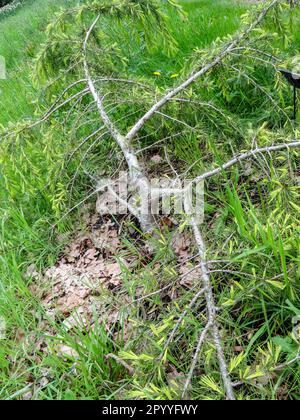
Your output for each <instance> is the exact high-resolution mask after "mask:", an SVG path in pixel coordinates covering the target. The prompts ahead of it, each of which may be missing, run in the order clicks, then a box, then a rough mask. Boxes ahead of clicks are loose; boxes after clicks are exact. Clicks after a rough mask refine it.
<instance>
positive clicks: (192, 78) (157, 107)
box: [126, 0, 280, 142]
mask: <svg viewBox="0 0 300 420" xmlns="http://www.w3.org/2000/svg"><path fill="white" fill-rule="evenodd" d="M279 2H280V0H273V1H272V2H271V3H269V4H268V6H266V7H265V8H264V9H263V10H262V11H261V12H260V13H259V15H258V16H257V18H256V19H255V20H254V21H253V22H252V24H251V25H250V26H249V27H248V28H247V29H246V30H245V31H243V32H242V33H241V34H240V35H238V36H237V37H236V38H234V39H233V40H232V42H231V43H230V44H229V45H227V46H226V47H225V48H224V49H223V51H222V52H221V53H219V54H218V55H217V56H216V57H214V58H213V59H212V61H210V63H208V64H206V65H205V66H204V67H202V68H201V70H199V71H197V72H196V73H194V74H192V75H191V76H190V77H189V78H188V79H187V80H185V81H184V82H183V83H182V84H181V85H179V86H177V87H176V88H175V89H172V90H170V91H169V92H168V93H167V94H166V95H165V96H164V97H163V98H161V99H160V100H159V101H158V102H157V103H156V104H154V105H153V106H152V108H151V109H150V110H149V111H148V112H147V113H146V114H145V115H144V116H143V117H142V118H141V119H140V120H139V121H138V122H137V123H136V124H135V125H134V126H133V127H132V129H131V130H130V131H129V132H128V134H127V136H126V140H127V141H128V142H131V141H132V139H133V138H134V137H135V136H136V135H137V133H138V132H139V131H140V129H141V128H142V127H143V126H144V125H145V124H146V122H147V121H148V120H150V118H152V116H153V115H154V114H155V113H156V112H157V111H159V110H160V109H161V108H162V107H163V106H164V105H166V103H168V102H169V101H170V100H171V99H172V98H174V97H175V96H177V95H178V94H179V93H180V92H182V91H183V90H185V89H186V88H188V87H189V86H190V85H191V84H192V83H194V82H195V81H196V80H197V79H199V78H200V77H202V76H204V75H205V74H206V73H208V72H209V71H210V70H211V69H213V68H214V67H216V66H217V65H218V64H220V63H221V62H222V61H223V60H224V59H225V58H226V57H227V56H228V55H229V54H231V52H232V51H233V50H234V49H235V48H236V47H237V46H239V44H240V43H241V41H243V40H244V39H245V38H247V37H248V35H249V34H250V33H251V32H252V31H253V29H255V28H256V26H258V25H259V24H260V23H261V22H262V20H263V19H264V17H265V16H266V14H267V13H268V12H269V10H271V9H272V8H273V7H275V6H276V5H277V4H278V3H279Z"/></svg>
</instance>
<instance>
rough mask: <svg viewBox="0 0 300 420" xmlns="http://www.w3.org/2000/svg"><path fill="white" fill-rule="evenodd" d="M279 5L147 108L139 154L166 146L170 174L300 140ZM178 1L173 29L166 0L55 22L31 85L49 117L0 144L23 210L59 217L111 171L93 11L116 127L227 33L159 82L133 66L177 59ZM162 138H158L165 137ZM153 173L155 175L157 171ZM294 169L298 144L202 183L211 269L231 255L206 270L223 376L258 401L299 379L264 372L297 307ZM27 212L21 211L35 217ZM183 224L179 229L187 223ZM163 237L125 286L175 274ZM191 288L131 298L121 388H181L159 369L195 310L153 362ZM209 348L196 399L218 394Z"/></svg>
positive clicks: (177, 362) (180, 345)
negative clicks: (92, 88) (95, 98)
mask: <svg viewBox="0 0 300 420" xmlns="http://www.w3.org/2000/svg"><path fill="white" fill-rule="evenodd" d="M286 3H288V2H282V4H281V5H279V6H278V7H276V8H275V9H274V11H273V12H271V13H270V15H269V16H268V17H267V19H266V20H265V21H264V23H263V24H262V25H260V26H259V27H258V28H257V29H255V30H254V32H253V33H252V34H251V35H250V36H249V37H248V38H247V39H246V41H245V42H243V43H242V44H241V45H240V46H239V47H238V48H236V50H235V51H234V52H233V53H232V54H231V55H230V56H229V57H228V58H227V59H226V60H224V61H223V62H222V63H221V64H220V65H219V66H217V67H215V68H214V69H213V70H212V71H211V72H209V73H208V74H207V75H206V76H205V77H204V78H203V79H201V80H200V81H199V83H197V84H194V85H192V86H191V87H190V88H189V89H188V90H187V91H185V92H184V93H183V94H182V95H181V97H180V98H176V100H174V101H172V102H170V103H169V104H168V105H167V106H166V107H165V108H164V110H163V112H164V113H165V114H166V115H167V116H169V118H168V117H167V118H166V116H165V115H164V116H163V115H156V116H155V117H154V118H153V120H151V121H150V122H149V123H148V124H147V125H146V126H145V127H144V128H143V131H142V132H141V133H140V138H139V139H136V140H135V144H134V145H135V146H136V147H137V148H138V149H140V150H141V156H143V158H144V161H145V162H149V161H150V158H151V155H152V154H154V153H157V154H163V153H166V154H167V156H170V159H171V160H172V165H173V170H174V169H175V170H177V171H178V172H182V173H185V174H186V176H191V177H192V176H196V175H197V174H198V173H199V172H201V171H203V170H205V169H206V168H208V167H210V166H213V165H215V164H216V163H218V164H221V163H223V162H225V161H226V160H227V159H229V158H230V157H231V156H232V155H233V154H235V153H237V152H238V151H241V150H246V149H247V150H248V149H251V147H253V145H256V144H258V145H259V146H265V145H270V144H272V143H276V142H285V141H287V140H289V139H293V138H298V137H299V132H298V130H297V129H295V128H294V125H293V122H292V121H291V118H290V115H291V107H290V105H291V103H292V102H291V99H292V98H291V92H290V89H289V87H288V86H287V85H286V83H285V81H284V80H283V79H281V78H280V75H279V74H278V72H277V68H278V67H279V66H283V65H284V66H287V67H290V68H291V69H292V68H295V62H294V58H293V57H294V56H295V55H296V54H297V53H298V49H297V48H298V47H297V44H296V43H295V40H294V32H293V30H292V29H291V28H293V26H291V25H297V22H298V20H297V19H299V17H298V18H297V17H295V16H293V13H294V11H293V13H292V14H291V13H290V9H288V8H287V4H286ZM258 7H259V6H258ZM261 7H263V6H261ZM174 8H175V9H176V10H177V12H179V15H178V16H176V17H175V18H174V19H177V22H178V24H183V23H184V22H185V19H187V17H186V16H185V14H184V13H183V10H182V9H181V8H179V7H178V6H177V5H176V4H175V3H173V2H171V1H168V2H158V1H153V0H140V1H133V0H128V1H125V0H122V1H119V2H117V1H113V2H112V1H107V2H105V1H100V0H99V1H94V2H87V3H84V4H82V5H80V6H78V7H76V8H72V9H69V10H67V11H64V12H62V13H60V14H59V15H58V16H56V17H55V20H54V21H53V23H51V24H50V25H49V27H48V29H47V41H46V42H45V44H44V45H43V47H42V48H41V51H40V53H39V54H38V56H37V58H36V62H35V68H34V69H33V78H34V81H35V84H36V87H37V89H38V92H39V98H38V100H37V115H36V118H37V119H38V118H40V117H41V115H43V113H46V116H47V118H45V120H44V122H43V124H41V125H39V126H35V127H34V128H33V129H30V128H28V122H26V123H24V122H22V123H20V124H19V125H18V126H17V127H10V131H11V133H10V134H7V136H6V138H5V139H4V142H3V143H2V145H1V153H0V162H1V171H2V173H3V179H2V182H4V183H5V191H6V193H7V195H8V196H9V198H10V200H11V201H12V202H15V203H17V205H18V206H22V207H24V208H25V209H26V205H27V203H29V202H30V203H31V204H32V203H34V206H37V207H43V209H44V211H45V212H50V214H51V221H52V222H53V223H57V221H60V220H61V216H62V215H64V214H65V212H66V211H67V210H68V209H69V208H70V207H72V205H76V204H77V203H78V202H80V200H81V199H83V198H84V197H85V196H86V195H87V194H88V192H92V191H93V190H94V188H95V185H94V178H96V179H97V177H98V176H99V168H100V172H101V173H105V175H106V176H107V175H108V174H111V173H113V172H114V171H115V170H117V169H118V168H119V163H120V160H121V155H120V151H119V150H118V148H117V147H116V145H115V144H114V142H113V141H112V140H111V138H110V136H109V135H108V133H107V132H106V130H105V128H104V127H103V126H102V122H101V121H100V119H99V115H98V112H97V109H96V107H95V105H94V103H93V102H92V100H91V98H90V96H89V95H88V92H87V91H86V90H85V87H86V85H85V81H84V80H83V78H84V76H83V62H82V59H83V39H84V37H85V34H86V31H87V29H88V28H89V27H90V25H91V23H92V22H93V20H94V19H95V17H96V16H97V15H98V14H100V15H101V19H100V20H99V23H98V25H97V27H96V28H95V31H93V35H92V38H91V43H90V44H89V47H88V61H89V65H90V67H91V69H92V74H93V77H94V79H95V80H96V81H97V86H98V87H99V90H101V92H102V93H103V95H104V96H105V101H104V102H105V106H106V108H107V112H108V113H109V115H110V117H111V118H112V120H113V121H115V122H116V124H117V126H118V127H119V128H120V130H121V131H124V132H125V131H126V129H128V128H129V127H130V126H131V125H133V124H134V122H135V121H136V120H137V118H138V117H139V116H140V115H142V114H143V113H144V112H145V111H147V109H148V108H149V106H150V105H151V104H152V102H153V99H154V97H158V96H160V95H161V94H162V93H163V92H164V90H165V89H166V88H171V87H172V86H173V85H175V84H177V83H178V82H179V80H180V79H181V78H182V79H184V78H185V77H186V75H187V74H189V73H190V72H192V71H195V70H197V69H198V68H201V67H202V66H203V64H205V63H206V62H209V61H210V60H211V58H212V57H213V56H215V55H216V54H218V53H219V52H220V51H222V49H223V48H224V46H225V45H227V44H228V43H229V42H230V41H231V40H232V38H233V37H235V36H237V34H233V35H229V36H227V37H226V38H225V39H217V40H215V42H214V43H213V44H212V45H210V46H209V47H208V48H205V49H197V50H195V51H191V54H190V56H189V57H187V58H186V62H185V66H184V67H183V68H182V69H181V72H180V73H178V74H177V73H176V74H174V75H172V76H174V77H170V78H168V80H166V81H164V80H162V77H161V74H162V73H163V71H162V70H161V69H153V70H157V71H155V73H156V74H155V76H156V77H157V79H156V80H155V79H154V78H153V77H152V78H151V80H149V77H147V75H144V76H141V75H140V74H136V73H134V72H133V71H132V69H133V67H134V66H133V65H132V63H134V62H135V61H137V56H142V57H145V56H147V55H148V56H149V57H150V58H149V61H148V62H150V61H151V59H152V57H153V56H154V55H155V53H156V51H157V50H158V49H161V48H163V49H164V51H165V59H167V57H168V56H169V57H170V60H173V59H174V60H175V58H176V51H177V49H178V45H177V42H176V40H175V39H174V37H173V36H172V33H171V31H170V21H169V18H168V16H170V15H171V14H172V13H174ZM293 17H294V18H295V22H294V23H293ZM252 19H253V11H251V13H248V14H246V15H245V16H243V18H242V27H241V29H240V30H239V33H240V32H242V31H243V30H244V26H245V27H246V26H247V25H249V23H250V22H251V21H252ZM174 57H175V58H174ZM123 79H127V82H124V80H123ZM128 79H130V83H128ZM122 80H123V81H122ZM55 101H57V102H56V104H55V105H54V106H52V107H51V108H50V112H49V107H50V106H51V104H53V103H55ZM165 138H167V139H168V140H167V141H163V140H164V139H165ZM157 142H160V143H159V144H158V145H157V144H156V143H157ZM161 145H163V146H164V149H162V148H161V147H160V146H161ZM163 169H165V168H163ZM151 170H153V169H151V168H149V171H150V172H151ZM154 170H156V171H157V170H158V172H159V170H160V168H154ZM166 170H167V174H168V176H171V175H172V172H171V171H169V172H168V169H166ZM298 172H299V152H297V151H293V152H289V153H288V152H283V153H279V154H278V155H276V156H274V157H271V156H267V157H260V158H259V159H257V160H253V161H251V162H249V163H248V164H247V165H246V166H245V167H240V168H236V169H233V170H232V171H231V172H230V173H228V174H222V175H220V176H219V177H217V178H215V179H212V180H210V181H209V182H208V185H206V187H207V195H206V218H205V223H206V228H205V229H206V232H207V233H206V239H207V243H208V254H209V255H208V257H209V259H211V260H212V261H217V263H216V264H218V261H222V260H224V259H225V260H226V261H228V262H227V263H226V264H227V265H226V267H225V270H223V271H222V270H219V271H218V266H217V267H216V268H214V266H213V265H212V267H211V271H212V272H213V271H215V273H213V274H212V275H213V279H214V285H215V289H216V292H217V295H218V303H219V306H220V308H221V309H220V311H221V317H222V321H223V325H224V341H225V344H226V348H227V353H228V356H229V359H230V373H231V374H232V376H233V379H235V380H236V381H237V382H243V384H244V385H242V388H241V389H240V388H238V392H239V395H240V397H241V398H242V397H246V398H251V397H254V396H255V395H256V396H257V394H256V392H258V393H259V392H261V395H265V393H268V392H270V390H269V389H268V390H267V389H266V388H267V386H265V385H264V383H265V382H267V383H268V384H269V385H268V386H269V387H270V388H272V385H271V383H272V381H273V380H274V381H275V380H276V381H277V383H276V386H280V384H281V381H282V382H284V381H285V380H287V381H288V379H289V378H290V377H292V378H293V379H292V381H291V382H292V383H293V385H292V391H291V392H292V393H293V392H294V390H295V389H296V388H297V384H299V377H298V376H297V372H296V374H295V373H294V372H293V370H292V369H293V368H291V369H288V370H287V371H285V372H284V373H283V377H281V376H280V377H278V376H276V375H275V374H274V372H273V371H272V369H274V366H276V365H278V364H279V363H280V362H282V361H286V360H292V359H293V358H294V357H295V355H296V353H297V345H298V341H297V340H298V339H297V337H296V336H295V334H294V333H292V327H293V326H292V325H291V317H292V315H294V314H295V313H296V312H297V310H298V309H297V308H299V275H300V273H299V246H300V243H299V185H298V181H297V174H298ZM29 213H30V212H29V211H28V213H27V214H25V215H26V218H28V219H30V218H31V216H32V215H31V214H29ZM8 223H9V220H8ZM179 223H180V228H181V229H184V227H185V223H184V221H183V220H180V221H179ZM161 243H162V246H161V250H160V252H159V255H158V256H157V258H156V259H154V261H153V263H151V264H152V265H151V264H150V265H149V266H148V267H147V268H145V267H144V266H143V267H142V270H140V271H139V270H137V271H136V272H135V273H128V274H127V276H128V284H129V282H130V288H131V289H132V290H136V289H138V288H140V287H142V288H143V292H144V294H145V295H146V294H148V293H149V294H151V293H153V292H155V290H156V289H157V288H159V287H161V286H162V285H164V284H165V283H167V282H169V281H172V280H174V272H175V275H177V274H178V273H177V271H176V269H177V268H176V264H174V255H172V252H170V249H169V248H170V247H169V245H170V238H169V237H168V235H167V234H166V237H163V238H162V240H161ZM158 262H160V263H161V264H162V265H163V266H164V267H165V269H164V270H163V275H162V277H163V282H162V284H161V283H159V282H158V281H157V279H156V274H155V273H156V272H155V270H156V265H155V264H157V263H158ZM212 264H213V263H212ZM142 265H143V264H142V263H141V266H142ZM174 270H175V271H174ZM226 271H227V272H226ZM149 279H150V280H149ZM192 295H193V290H188V291H187V292H186V293H183V294H181V295H180V296H179V297H178V299H177V300H175V301H174V302H173V303H172V302H171V303H170V304H169V305H165V302H164V301H163V299H162V298H160V296H156V297H155V298H154V300H151V299H148V300H146V303H145V305H144V306H143V311H144V312H145V313H147V312H148V311H149V312H150V315H149V316H148V317H146V319H144V318H143V317H144V315H141V314H140V312H139V308H138V307H136V308H134V309H133V314H134V317H135V325H137V330H138V333H137V335H136V336H135V338H134V340H133V341H132V342H131V343H128V344H127V347H126V348H125V350H124V351H123V352H122V353H120V354H119V356H120V357H121V358H122V359H124V360H126V361H127V362H128V363H132V364H133V365H134V367H135V377H134V381H133V382H131V384H129V385H128V387H127V392H128V393H127V394H126V395H127V396H130V397H133V398H170V397H171V398H176V397H177V398H178V396H179V395H180V394H179V389H178V382H179V385H180V379H179V380H177V381H175V382H176V383H175V385H174V386H167V385H166V384H167V383H168V380H169V379H168V378H169V376H170V375H169V373H170V372H169V371H168V369H169V370H170V369H171V368H170V366H175V367H176V369H175V370H176V371H179V372H181V374H182V375H183V376H184V375H185V372H186V371H187V369H188V363H189V360H190V358H189V360H187V359H186V358H184V357H182V354H183V353H185V354H188V355H191V353H192V351H193V349H194V347H195V342H196V334H195V331H196V330H198V329H199V327H201V325H202V324H201V323H202V319H201V317H199V316H198V312H197V311H195V312H192V311H191V312H190V313H189V316H188V317H187V319H186V323H185V325H184V328H182V330H181V331H180V335H179V338H178V340H177V341H176V342H175V343H174V344H172V347H171V348H170V349H169V351H168V352H167V353H166V355H165V359H164V362H165V364H164V365H160V366H157V365H156V357H157V356H158V354H159V352H160V351H161V349H162V347H163V343H164V342H165V341H166V339H167V337H168V333H169V332H170V331H171V330H172V328H173V326H174V320H176V319H178V317H179V316H180V314H181V311H182V308H185V307H187V306H188V304H189V301H190V299H191V296H192ZM149 308H150V309H149ZM135 310H136V312H134V311H135ZM149 331H151V333H150V334H148V332H149ZM146 333H147V334H146ZM145 336H146V338H145ZM141 339H142V344H141ZM136 343H137V345H136V346H135V344H136ZM182 349H184V352H182ZM213 350H214V349H213V348H212V346H211V345H210V344H208V345H207V346H206V347H205V349H204V363H203V364H202V365H201V369H203V372H202V371H201V375H200V377H198V378H197V377H196V378H195V381H194V384H193V385H194V387H193V389H192V390H191V397H193V398H199V397H203V396H205V397H207V398H215V397H216V398H221V397H223V396H224V391H223V389H222V387H221V386H220V384H219V382H220V381H219V375H218V373H216V372H217V368H216V365H215V362H214V360H213V358H212V353H213ZM171 372H174V369H173V371H171ZM270 372H272V373H270ZM177 376H178V375H177ZM149 381H151V382H150V384H149ZM171 383H172V382H171ZM263 386H265V388H263ZM257 389H259V391H257Z"/></svg>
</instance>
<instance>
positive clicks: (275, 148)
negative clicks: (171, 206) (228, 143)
mask: <svg viewBox="0 0 300 420" xmlns="http://www.w3.org/2000/svg"><path fill="white" fill-rule="evenodd" d="M293 147H300V140H295V141H293V142H290V143H281V144H277V145H274V146H266V147H260V148H256V149H254V150H250V151H249V152H245V153H242V154H239V155H237V156H235V157H234V158H232V159H231V160H229V161H228V162H227V163H224V165H221V166H219V167H218V168H216V169H213V170H211V171H209V172H206V173H205V174H202V175H199V176H198V177H197V178H195V180H194V181H193V182H201V181H204V180H205V179H207V178H211V177H212V176H214V175H218V174H220V173H221V172H223V171H225V170H226V169H229V168H231V167H232V166H234V165H236V164H237V163H240V162H242V161H243V160H246V159H250V158H252V157H255V156H256V155H258V154H260V153H271V152H278V151H280V150H284V149H287V150H289V149H291V148H293Z"/></svg>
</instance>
